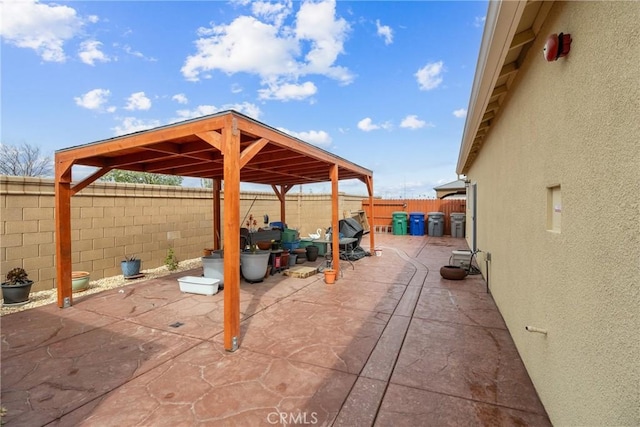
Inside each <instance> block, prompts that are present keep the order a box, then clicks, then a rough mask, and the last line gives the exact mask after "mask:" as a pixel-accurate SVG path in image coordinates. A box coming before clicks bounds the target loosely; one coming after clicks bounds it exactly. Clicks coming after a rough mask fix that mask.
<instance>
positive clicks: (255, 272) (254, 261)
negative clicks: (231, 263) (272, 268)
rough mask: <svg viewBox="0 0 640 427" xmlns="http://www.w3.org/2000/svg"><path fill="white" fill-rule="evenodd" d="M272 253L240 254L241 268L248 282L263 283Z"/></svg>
mask: <svg viewBox="0 0 640 427" xmlns="http://www.w3.org/2000/svg"><path fill="white" fill-rule="evenodd" d="M270 255H271V251H255V252H242V253H240V268H241V269H242V276H243V277H244V279H245V280H246V281H247V282H261V281H262V280H263V279H264V276H265V273H266V272H267V266H268V265H269V256H270Z"/></svg>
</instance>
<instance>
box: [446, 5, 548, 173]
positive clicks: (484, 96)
mask: <svg viewBox="0 0 640 427" xmlns="http://www.w3.org/2000/svg"><path fill="white" fill-rule="evenodd" d="M552 5H553V1H509V0H507V1H490V2H489V7H488V10H487V18H486V21H485V27H484V33H483V35H482V43H481V45H480V53H479V55H478V63H477V66H476V74H475V77H474V80H473V88H472V90H471V97H470V99H469V108H468V113H467V120H466V123H465V127H464V134H463V137H462V144H461V145H460V154H459V156H458V165H457V167H456V172H457V173H458V174H461V175H466V174H467V172H468V171H469V168H470V167H471V165H472V164H473V162H474V161H475V159H476V157H477V156H478V154H479V152H480V149H481V148H482V145H483V143H484V141H485V139H486V137H487V135H488V134H489V132H490V130H491V126H492V125H493V123H494V122H495V120H496V119H497V118H498V116H499V113H500V109H501V108H502V106H503V104H504V102H505V99H506V97H507V94H508V92H509V91H510V90H511V89H512V85H513V81H514V79H515V77H516V75H517V73H518V70H519V69H520V66H521V65H522V63H523V61H524V59H525V57H526V56H527V53H528V51H529V48H530V47H531V45H532V44H533V42H534V40H535V39H536V37H537V35H538V32H539V31H540V28H541V27H542V24H543V23H544V21H545V19H546V17H547V14H548V13H549V10H550V9H551V6H552Z"/></svg>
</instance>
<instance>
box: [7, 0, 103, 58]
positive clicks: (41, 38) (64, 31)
mask: <svg viewBox="0 0 640 427" xmlns="http://www.w3.org/2000/svg"><path fill="white" fill-rule="evenodd" d="M96 20H97V17H95V16H91V17H89V22H95V21H96ZM83 25H84V22H83V20H82V18H80V17H78V15H77V13H76V10H75V9H73V8H72V7H69V6H63V5H57V4H53V3H51V4H44V3H38V2H36V1H32V0H26V1H4V2H2V25H1V26H0V35H2V37H3V38H4V39H5V41H6V42H7V43H9V44H11V45H14V46H17V47H22V48H27V49H33V50H34V51H36V52H37V54H38V55H40V57H41V58H42V60H44V61H50V62H64V61H65V60H66V59H67V57H66V55H65V53H64V49H63V46H64V43H65V42H66V41H68V40H71V39H72V38H74V37H76V36H77V35H78V34H79V33H80V31H81V29H82V26H83Z"/></svg>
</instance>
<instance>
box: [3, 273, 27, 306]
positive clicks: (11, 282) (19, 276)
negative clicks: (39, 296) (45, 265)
mask: <svg viewBox="0 0 640 427" xmlns="http://www.w3.org/2000/svg"><path fill="white" fill-rule="evenodd" d="M31 285H33V280H30V279H29V275H28V274H27V272H26V271H25V269H24V268H20V267H16V268H13V269H11V270H9V272H8V273H7V281H6V282H2V297H3V298H4V302H3V305H5V306H15V305H23V304H26V303H28V302H29V293H31Z"/></svg>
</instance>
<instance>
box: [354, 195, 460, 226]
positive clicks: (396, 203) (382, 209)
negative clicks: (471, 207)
mask: <svg viewBox="0 0 640 427" xmlns="http://www.w3.org/2000/svg"><path fill="white" fill-rule="evenodd" d="M374 204H375V214H372V213H371V206H370V205H369V200H368V199H364V200H363V201H362V209H363V210H364V211H365V212H366V213H367V218H369V225H370V226H371V229H372V230H374V231H376V232H389V233H390V232H391V231H392V226H393V212H400V211H403V212H406V213H407V215H409V214H411V213H413V212H422V213H424V215H425V217H424V221H425V234H426V233H427V228H428V214H429V212H442V213H444V234H445V235H450V234H451V214H452V213H454V212H462V213H465V212H466V207H467V201H466V200H464V199H450V200H446V199H445V200H441V199H406V200H389V199H375V200H374Z"/></svg>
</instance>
